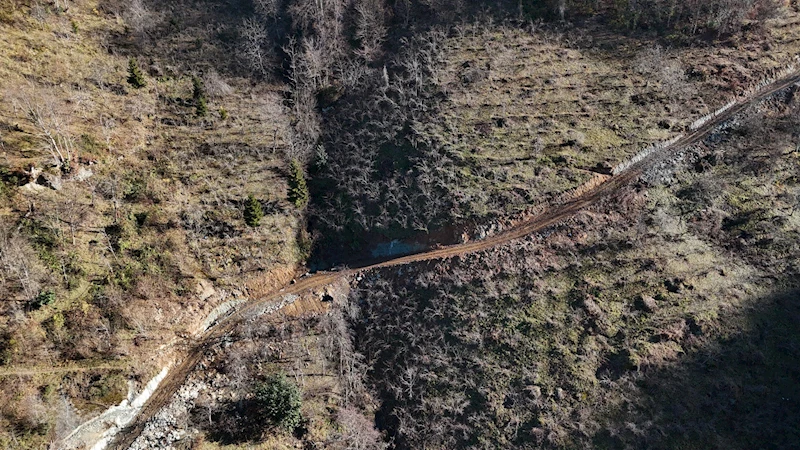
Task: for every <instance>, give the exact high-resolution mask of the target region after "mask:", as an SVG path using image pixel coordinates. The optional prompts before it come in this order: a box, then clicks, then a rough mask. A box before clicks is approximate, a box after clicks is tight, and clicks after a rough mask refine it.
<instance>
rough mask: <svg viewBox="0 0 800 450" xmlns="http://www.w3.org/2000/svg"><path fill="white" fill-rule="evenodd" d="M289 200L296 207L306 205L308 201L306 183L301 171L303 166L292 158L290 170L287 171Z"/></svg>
mask: <svg viewBox="0 0 800 450" xmlns="http://www.w3.org/2000/svg"><path fill="white" fill-rule="evenodd" d="M289 201H290V202H292V203H294V204H295V206H297V207H298V208H302V207H304V206H306V204H307V203H308V185H307V184H306V177H305V174H304V173H303V167H302V166H301V165H300V162H298V161H297V160H296V159H293V160H292V166H291V171H290V173H289Z"/></svg>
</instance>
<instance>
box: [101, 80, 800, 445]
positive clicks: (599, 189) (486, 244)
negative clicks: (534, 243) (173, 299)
mask: <svg viewBox="0 0 800 450" xmlns="http://www.w3.org/2000/svg"><path fill="white" fill-rule="evenodd" d="M796 83H800V72H795V73H793V74H791V75H789V76H787V77H784V78H782V79H780V80H777V81H774V82H772V83H771V84H768V85H767V86H765V87H763V88H762V89H761V90H759V91H757V92H755V93H754V94H753V95H751V96H750V97H749V98H746V99H742V100H740V101H739V102H738V103H736V104H735V105H733V106H732V107H730V108H728V109H727V110H726V111H725V112H723V113H721V114H719V115H718V116H716V117H714V118H713V119H711V120H709V121H708V122H706V123H705V124H703V125H702V126H700V127H698V128H697V129H696V130H694V131H692V132H691V133H689V134H687V135H685V136H683V137H682V138H681V139H679V140H678V141H676V142H674V143H672V144H671V145H668V146H666V147H664V148H662V149H660V150H659V151H656V152H654V153H653V154H651V155H649V156H647V157H646V158H644V159H643V160H642V161H639V162H637V163H636V164H633V165H631V166H630V167H628V168H627V169H626V170H625V171H623V172H621V173H619V174H617V175H614V176H612V177H609V178H608V179H607V180H606V181H604V182H602V183H600V184H599V185H597V186H596V187H594V188H592V189H589V190H588V191H586V192H584V193H583V194H581V195H578V196H576V197H574V198H572V199H571V200H568V201H566V202H565V203H563V204H559V205H555V206H552V207H550V208H548V209H546V210H545V211H544V212H542V213H540V214H538V215H536V216H534V217H532V218H530V219H529V220H526V221H523V222H521V223H519V224H517V225H515V226H513V227H511V228H509V229H507V230H505V231H503V232H500V233H498V234H496V235H493V236H490V237H487V238H485V239H483V240H480V241H472V242H467V243H464V244H456V245H451V246H447V247H441V248H438V249H434V250H431V251H427V252H424V253H417V254H412V255H407V256H403V257H399V258H395V259H391V260H388V261H383V262H379V263H375V264H369V265H364V266H361V267H357V268H352V269H346V270H342V271H339V272H317V273H315V274H313V275H309V276H306V277H304V278H301V279H299V280H298V281H297V282H296V283H295V284H291V285H289V286H286V287H285V288H283V289H281V290H280V291H277V292H275V293H273V294H272V295H269V296H267V297H263V298H260V299H257V300H253V301H251V302H249V303H247V304H245V305H244V306H242V307H241V308H240V309H238V310H237V311H236V312H234V313H233V314H231V315H229V316H227V317H225V318H223V319H221V320H219V321H218V322H217V323H216V325H213V326H211V327H210V328H209V329H208V330H207V331H206V332H205V333H204V334H203V335H202V336H201V337H200V338H199V339H198V340H197V341H196V345H194V346H193V347H191V348H190V349H189V350H188V351H187V352H186V353H185V355H184V358H183V360H182V361H181V362H180V364H178V365H177V366H175V367H174V368H173V369H172V370H170V373H169V374H168V375H167V377H166V378H165V379H164V381H162V383H161V384H160V385H159V386H158V388H157V389H156V391H155V392H154V393H153V395H152V396H151V397H150V399H149V400H148V401H147V403H145V405H144V407H143V408H142V409H141V411H140V412H139V414H138V416H137V417H136V419H135V420H134V422H133V423H132V424H131V425H130V426H128V427H127V428H125V429H123V430H121V431H120V432H119V434H118V435H117V439H116V440H115V441H113V442H112V443H111V445H110V446H109V447H110V448H113V449H126V448H128V447H129V446H130V445H131V444H132V443H133V442H134V440H135V439H136V438H137V437H138V436H139V435H140V434H141V432H142V430H143V429H144V427H145V424H147V422H148V421H149V420H150V419H151V418H152V417H153V416H154V415H155V414H156V412H158V411H159V410H160V409H161V408H162V407H163V406H164V405H166V404H167V403H168V402H169V401H170V399H171V398H172V396H173V394H174V393H175V392H176V391H177V390H178V388H180V387H181V385H183V384H184V382H185V380H186V378H187V377H188V376H189V374H190V373H191V372H192V370H193V369H194V368H195V366H197V364H198V363H200V361H201V360H202V359H203V357H204V356H205V355H206V352H207V351H208V350H210V349H211V348H213V347H214V345H216V343H217V342H218V341H219V340H220V339H223V338H224V337H225V335H226V334H228V333H230V332H231V331H232V330H233V329H234V327H235V326H236V325H237V324H238V323H240V322H241V321H242V320H246V319H248V318H251V317H254V316H257V315H260V314H259V310H262V311H261V312H262V313H263V312H264V311H263V308H265V305H268V304H274V303H275V302H276V301H279V300H280V299H282V298H283V299H285V298H287V296H290V295H299V294H302V293H305V292H308V291H311V290H314V289H320V288H324V287H325V286H327V285H329V284H331V283H333V282H334V281H336V280H338V279H341V278H343V277H350V276H353V275H356V274H358V273H361V272H368V271H370V270H373V269H379V268H384V267H393V266H400V265H405V264H410V263H415V262H421V261H430V260H435V259H445V258H451V257H454V256H461V255H465V254H469V253H475V252H479V251H483V250H488V249H491V248H494V247H496V246H499V245H502V244H505V243H508V242H510V241H513V240H516V239H519V238H522V237H525V236H527V235H529V234H532V233H536V232H538V231H542V230H544V229H545V228H548V227H550V226H553V225H556V224H558V223H560V222H563V221H564V220H565V219H568V218H570V217H573V216H574V215H575V214H576V213H577V212H579V211H581V210H583V209H585V208H587V207H588V206H591V205H593V204H595V203H597V202H598V201H599V200H601V199H604V198H607V197H609V196H610V195H612V194H614V193H615V192H617V191H618V190H619V189H620V188H621V187H623V186H626V185H628V184H630V183H632V182H633V181H635V180H636V179H638V178H639V176H640V175H641V174H642V173H643V172H644V170H645V169H647V168H648V167H650V166H651V165H652V164H654V163H656V162H659V161H663V160H664V159H665V158H666V157H667V156H668V155H669V154H670V153H672V152H674V151H677V150H680V149H683V148H686V147H689V146H692V145H694V144H698V143H700V142H702V141H703V140H704V139H705V138H707V137H708V136H709V135H710V134H711V133H713V132H714V130H715V129H716V128H717V127H718V126H719V125H721V124H723V123H725V122H727V121H728V120H730V119H731V118H733V117H734V116H736V115H737V114H739V113H741V112H742V111H744V110H746V109H747V108H748V107H750V106H752V105H755V104H757V103H760V102H761V101H763V100H765V99H766V98H768V97H770V96H772V95H773V94H775V93H777V92H779V91H781V90H783V89H786V88H789V87H791V86H792V85H794V84H796Z"/></svg>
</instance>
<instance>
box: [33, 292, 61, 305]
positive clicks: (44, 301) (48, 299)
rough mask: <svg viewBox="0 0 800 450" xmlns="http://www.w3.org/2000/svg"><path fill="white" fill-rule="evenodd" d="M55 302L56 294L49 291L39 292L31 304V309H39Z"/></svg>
mask: <svg viewBox="0 0 800 450" xmlns="http://www.w3.org/2000/svg"><path fill="white" fill-rule="evenodd" d="M54 301H56V294H55V292H53V291H52V290H51V289H45V290H43V291H42V292H39V295H37V296H36V298H35V299H33V301H32V302H31V309H39V308H41V307H42V306H45V305H52V304H53V302H54Z"/></svg>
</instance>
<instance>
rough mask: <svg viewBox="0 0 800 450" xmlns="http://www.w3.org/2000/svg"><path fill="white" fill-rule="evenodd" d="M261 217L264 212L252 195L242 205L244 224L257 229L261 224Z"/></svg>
mask: <svg viewBox="0 0 800 450" xmlns="http://www.w3.org/2000/svg"><path fill="white" fill-rule="evenodd" d="M262 217H264V210H263V209H262V208H261V202H259V201H258V200H257V199H256V198H255V197H253V196H252V195H250V196H248V197H247V201H245V204H244V223H246V224H247V226H250V227H257V226H258V225H259V224H260V223H261V218H262Z"/></svg>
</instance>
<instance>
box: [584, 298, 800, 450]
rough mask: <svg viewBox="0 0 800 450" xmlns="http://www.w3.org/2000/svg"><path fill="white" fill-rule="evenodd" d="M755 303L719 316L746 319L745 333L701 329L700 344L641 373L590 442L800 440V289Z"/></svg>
mask: <svg viewBox="0 0 800 450" xmlns="http://www.w3.org/2000/svg"><path fill="white" fill-rule="evenodd" d="M754 305H755V306H754V307H753V309H751V310H750V311H746V312H745V313H746V314H747V317H742V316H740V318H739V319H737V318H736V314H732V317H731V318H730V319H729V318H721V321H722V322H729V321H733V322H734V323H735V322H739V323H743V324H744V326H743V329H742V330H741V332H740V333H738V334H729V335H727V336H725V337H723V338H722V339H717V340H713V341H712V340H711V339H709V340H708V341H707V342H703V336H702V334H701V335H700V336H699V340H700V342H699V345H698V346H696V347H695V348H697V351H696V352H692V351H690V352H689V353H690V354H689V355H686V356H685V357H684V358H682V359H681V360H679V361H678V362H677V363H676V364H674V365H672V366H671V367H667V368H662V369H657V370H654V371H652V372H645V373H643V374H642V375H641V376H640V377H637V379H636V381H634V382H633V384H634V386H631V387H633V392H635V394H634V395H633V396H629V397H628V398H629V399H630V401H629V402H627V404H626V405H625V406H623V407H622V408H620V409H617V410H615V411H613V412H612V413H611V414H608V415H606V416H605V417H604V418H603V419H601V420H600V423H603V424H604V425H605V426H604V427H603V428H604V430H603V431H602V432H601V433H599V434H597V435H595V437H594V440H593V446H594V447H596V448H650V449H662V448H663V449H673V448H692V449H693V448H698V449H700V448H702V449H710V448H717V449H737V448H740V449H755V448H759V449H773V448H774V449H787V448H800V426H799V425H800V388H798V386H800V289H798V288H796V287H795V288H793V289H792V290H789V291H786V292H784V293H782V294H779V295H774V296H771V297H767V298H762V299H760V300H759V301H757V302H755V303H754ZM737 314H738V313H737ZM734 329H735V328H734ZM714 331H716V332H719V331H721V332H722V333H723V335H725V333H724V330H714Z"/></svg>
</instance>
